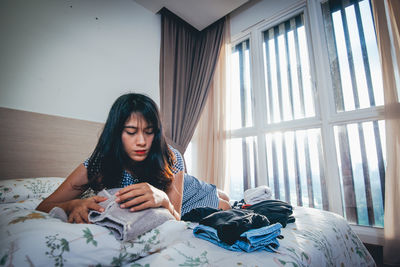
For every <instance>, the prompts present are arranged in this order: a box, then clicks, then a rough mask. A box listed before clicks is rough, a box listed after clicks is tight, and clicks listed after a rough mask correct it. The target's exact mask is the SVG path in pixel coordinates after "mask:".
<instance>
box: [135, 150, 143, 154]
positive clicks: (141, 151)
mask: <svg viewBox="0 0 400 267" xmlns="http://www.w3.org/2000/svg"><path fill="white" fill-rule="evenodd" d="M135 153H136V154H145V153H146V150H136V151H135Z"/></svg>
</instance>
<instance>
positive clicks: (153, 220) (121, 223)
mask: <svg viewBox="0 0 400 267" xmlns="http://www.w3.org/2000/svg"><path fill="white" fill-rule="evenodd" d="M119 189H120V188H114V189H109V190H105V189H103V190H102V191H101V192H99V193H98V194H97V195H98V196H102V197H107V198H108V199H107V200H106V201H103V202H100V203H99V205H100V206H102V207H103V208H104V212H98V211H95V210H91V211H89V221H90V222H91V223H94V224H97V225H101V226H105V227H107V228H109V229H110V230H111V231H112V232H113V234H114V236H115V238H117V239H118V240H122V241H128V240H132V239H134V238H136V237H138V236H139V235H141V234H144V233H145V232H148V231H150V230H152V229H154V228H156V227H157V226H159V225H161V224H163V223H164V222H166V221H168V220H175V217H174V216H173V215H172V214H171V213H170V212H169V211H168V210H167V209H165V208H151V209H145V210H141V211H134V212H132V211H129V209H122V208H120V207H119V205H120V204H119V203H116V202H115V199H116V196H115V195H114V194H115V193H116V192H117V191H118V190H119ZM49 214H50V215H51V216H53V217H56V218H59V219H61V220H63V221H66V219H67V216H66V214H65V212H64V210H63V209H61V208H58V207H55V208H53V209H52V210H51V211H50V213H49Z"/></svg>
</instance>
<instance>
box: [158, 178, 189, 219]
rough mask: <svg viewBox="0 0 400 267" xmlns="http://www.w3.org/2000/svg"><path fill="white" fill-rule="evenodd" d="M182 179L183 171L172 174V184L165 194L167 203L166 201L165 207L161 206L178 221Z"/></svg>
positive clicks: (180, 206)
mask: <svg viewBox="0 0 400 267" xmlns="http://www.w3.org/2000/svg"><path fill="white" fill-rule="evenodd" d="M183 177H184V176H183V171H180V172H178V173H176V174H174V178H173V180H172V183H171V184H170V186H169V188H168V189H167V192H166V193H167V196H168V198H169V201H166V203H165V205H163V206H164V207H165V208H167V209H168V210H169V211H170V212H171V214H172V215H174V217H175V218H176V219H177V220H178V221H179V220H180V219H181V208H182V196H183Z"/></svg>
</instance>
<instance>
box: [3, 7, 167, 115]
mask: <svg viewBox="0 0 400 267" xmlns="http://www.w3.org/2000/svg"><path fill="white" fill-rule="evenodd" d="M160 32H161V27H160V17H159V16H158V15H155V14H153V13H151V12H150V11H149V10H147V9H145V8H143V7H142V6H140V5H139V4H137V3H135V2H134V1H133V0H113V1H110V0H96V1H94V0H35V1H31V0H1V1H0V107H8V108H14V109H20V110H26V111H33V112H39V113H45V114H51V115H60V116H64V117H70V118H77V119H83V120H89V121H96V122H104V121H105V120H106V116H107V113H108V111H109V109H110V107H111V105H112V103H113V101H114V100H115V99H116V98H117V97H118V96H119V95H121V94H122V93H125V92H128V91H135V92H141V93H146V94H147V95H149V96H150V97H152V98H153V99H154V100H155V101H156V102H157V103H159V85H158V81H159V76H158V73H159V55H160Z"/></svg>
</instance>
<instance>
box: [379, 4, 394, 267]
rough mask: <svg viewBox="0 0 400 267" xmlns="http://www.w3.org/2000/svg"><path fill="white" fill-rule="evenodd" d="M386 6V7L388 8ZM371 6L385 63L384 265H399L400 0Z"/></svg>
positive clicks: (382, 60)
mask: <svg viewBox="0 0 400 267" xmlns="http://www.w3.org/2000/svg"><path fill="white" fill-rule="evenodd" d="M385 6H386V8H387V9H385ZM372 9H373V13H374V20H375V28H376V33H377V39H378V47H379V54H380V59H381V65H382V74H383V87H384V96H385V125H386V147H387V149H386V150H387V151H386V153H387V155H386V159H387V167H386V176H385V226H384V238H385V244H384V247H383V261H384V263H385V264H388V265H396V266H398V265H400V209H399V204H400V104H399V101H398V89H397V88H396V80H395V75H394V73H395V71H396V69H395V68H394V66H396V61H397V66H400V61H399V56H400V54H399V44H400V38H399V23H400V1H399V0H373V1H372ZM386 14H387V15H388V16H387V15H386ZM390 28H391V31H390ZM390 32H391V36H392V41H391V38H390ZM392 48H393V49H392Z"/></svg>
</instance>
